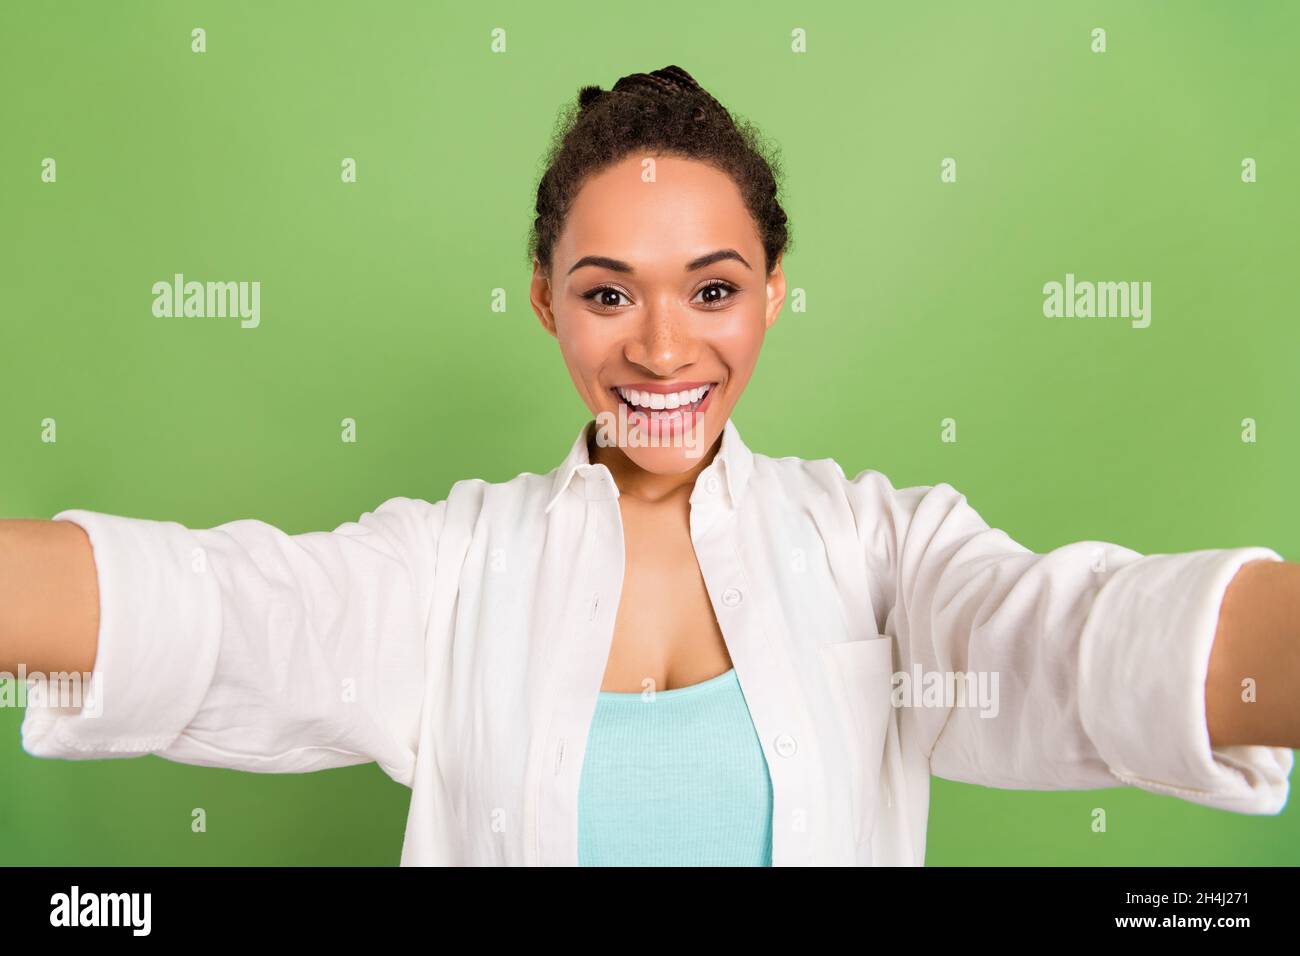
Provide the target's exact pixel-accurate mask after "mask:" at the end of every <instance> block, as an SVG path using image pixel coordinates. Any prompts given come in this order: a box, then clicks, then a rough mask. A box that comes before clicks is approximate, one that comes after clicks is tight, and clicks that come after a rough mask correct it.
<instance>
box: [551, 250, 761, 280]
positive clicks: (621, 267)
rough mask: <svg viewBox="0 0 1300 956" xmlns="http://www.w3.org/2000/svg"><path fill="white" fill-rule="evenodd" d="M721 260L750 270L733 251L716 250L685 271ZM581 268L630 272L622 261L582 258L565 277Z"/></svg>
mask: <svg viewBox="0 0 1300 956" xmlns="http://www.w3.org/2000/svg"><path fill="white" fill-rule="evenodd" d="M723 259H735V260H736V261H737V262H739V263H740V264H741V265H743V266H744V267H745V268H746V269H752V268H753V267H752V266H750V264H749V263H748V262H746V261H745V257H744V256H742V255H741V254H740V253H739V252H737V251H736V250H735V249H718V250H717V251H716V252H710V253H707V254H706V255H702V256H699V257H698V258H696V259H692V260H691V261H690V262H688V263H686V271H687V272H693V271H695V270H696V269H703V268H704V267H705V266H711V265H713V263H715V262H721V261H722V260H723ZM583 266H598V267H600V268H602V269H609V270H611V271H613V272H632V271H634V270H633V269H632V267H631V266H630V265H628V264H627V263H626V262H624V261H623V260H622V259H611V258H610V257H609V256H583V257H582V258H581V259H579V260H578V261H577V262H575V263H574V264H573V266H572V267H571V268H570V269H569V271H568V273H566V275H572V274H573V273H574V271H576V270H578V269H581V268H582V267H583Z"/></svg>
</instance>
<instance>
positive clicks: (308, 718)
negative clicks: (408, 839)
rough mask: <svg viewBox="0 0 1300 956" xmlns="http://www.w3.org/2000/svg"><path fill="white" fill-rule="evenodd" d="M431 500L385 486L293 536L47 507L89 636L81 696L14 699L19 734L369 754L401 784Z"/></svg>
mask: <svg viewBox="0 0 1300 956" xmlns="http://www.w3.org/2000/svg"><path fill="white" fill-rule="evenodd" d="M444 512H445V502H438V503H437V504H432V503H430V502H426V501H420V500H415V499H409V498H393V499H389V500H388V501H386V502H384V503H383V504H382V505H380V506H379V507H378V508H376V509H375V510H374V511H373V512H367V513H366V514H364V515H362V516H361V518H360V519H359V520H358V521H356V522H348V523H345V524H343V525H340V526H339V527H337V528H336V529H335V530H334V531H329V532H309V533H306V534H297V535H291V534H288V533H286V532H284V531H282V530H280V529H278V528H275V527H273V526H271V525H269V524H267V523H265V522H261V521H255V520H248V519H245V520H239V521H232V522H229V523H227V524H223V525H219V526H217V527H214V528H208V529H191V528H187V527H185V526H183V525H180V524H177V523H175V522H169V521H153V520H148V519H142V518H127V517H120V516H116V515H109V514H102V513H98V512H92V511H83V510H70V511H63V512H60V513H59V514H57V515H55V520H62V521H71V522H73V523H75V524H77V525H79V526H81V527H82V528H83V529H84V530H85V531H86V534H87V536H88V537H89V539H90V543H91V547H92V550H93V555H94V563H95V569H96V572H97V575H98V583H99V635H98V645H97V651H96V657H95V662H94V666H93V670H92V671H91V674H90V682H89V691H88V696H87V697H85V698H84V699H83V700H82V702H81V706H79V707H76V708H73V707H67V706H64V707H56V706H50V705H49V704H50V703H52V702H53V701H50V702H36V703H33V704H29V706H28V708H27V711H26V713H25V714H24V718H23V722H22V729H21V733H22V742H23V748H24V749H25V750H26V751H27V752H28V753H29V754H32V755H33V756H37V757H61V758H68V759H87V758H105V757H130V756H139V755H143V754H156V755H158V756H161V757H165V758H167V759H170V760H176V761H179V762H182V763H192V764H199V765H203V766H217V767H227V768H232V769H239V770H252V771H259V772H279V773H292V772H303V771H310V770H320V769H326V768H329V767H339V766H346V765H350V764H356V763H365V762H370V761H375V762H377V763H378V764H379V765H380V766H381V767H382V768H383V770H384V771H385V772H386V773H387V774H388V775H389V776H391V777H393V778H394V779H395V780H398V781H399V782H402V783H405V784H407V785H408V786H409V785H410V782H411V777H412V773H413V769H414V762H415V751H416V748H417V746H418V739H419V720H420V716H421V709H422V704H423V694H424V689H425V686H426V682H425V676H426V672H425V646H424V642H425V632H426V626H427V622H428V615H429V605H430V601H431V599H432V588H433V570H434V560H435V554H436V545H437V538H438V534H439V530H440V523H441V520H442V516H443V514H444Z"/></svg>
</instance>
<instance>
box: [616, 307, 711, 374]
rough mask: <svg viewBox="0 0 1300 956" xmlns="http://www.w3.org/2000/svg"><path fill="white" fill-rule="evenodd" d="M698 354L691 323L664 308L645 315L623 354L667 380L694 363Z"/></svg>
mask: <svg viewBox="0 0 1300 956" xmlns="http://www.w3.org/2000/svg"><path fill="white" fill-rule="evenodd" d="M695 351H696V343H695V342H694V338H693V336H692V334H691V328H690V321H689V319H688V318H686V317H684V316H679V315H676V314H675V313H674V311H673V310H672V308H670V307H666V306H661V307H656V308H654V309H650V310H647V311H646V313H645V315H644V318H643V319H642V321H641V323H640V325H639V327H638V328H637V331H636V333H635V334H634V335H633V337H632V338H631V340H630V341H629V342H628V343H627V346H626V348H625V351H624V354H625V355H626V356H627V359H628V361H630V362H632V363H634V364H636V365H640V366H641V367H642V368H644V369H646V370H648V371H650V372H653V373H654V374H655V375H656V376H659V377H667V376H670V375H672V374H673V373H674V372H676V371H677V370H678V369H680V368H684V367H685V366H687V365H690V364H691V363H692V362H693V361H695Z"/></svg>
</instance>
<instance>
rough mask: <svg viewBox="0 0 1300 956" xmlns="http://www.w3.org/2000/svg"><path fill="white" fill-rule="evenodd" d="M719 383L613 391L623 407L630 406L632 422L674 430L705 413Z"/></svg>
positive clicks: (628, 410) (618, 386) (618, 388)
mask: <svg viewBox="0 0 1300 956" xmlns="http://www.w3.org/2000/svg"><path fill="white" fill-rule="evenodd" d="M717 384H718V383H717V382H704V383H702V384H699V385H685V386H684V387H675V386H674V387H673V388H672V389H671V390H669V391H664V390H663V386H656V387H655V389H654V390H651V389H649V388H638V387H637V386H635V385H626V386H625V385H616V386H614V387H613V388H611V389H610V392H612V393H613V395H614V398H615V399H616V400H617V401H618V402H619V404H620V405H624V406H626V407H627V416H628V421H629V422H633V423H638V422H639V423H642V424H652V423H653V424H656V425H658V426H660V427H667V428H672V427H673V426H674V425H678V426H680V424H681V423H682V422H684V421H685V420H686V419H687V417H688V416H691V415H696V414H699V413H701V412H703V411H704V409H705V408H706V407H707V406H708V404H709V399H710V398H711V397H712V395H713V391H714V389H715V388H716V386H717Z"/></svg>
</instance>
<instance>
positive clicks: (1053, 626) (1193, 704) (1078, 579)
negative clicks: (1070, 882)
mask: <svg viewBox="0 0 1300 956" xmlns="http://www.w3.org/2000/svg"><path fill="white" fill-rule="evenodd" d="M851 484H852V486H853V487H852V489H851V492H850V494H851V497H852V499H853V501H854V502H855V505H854V507H855V511H856V514H857V520H858V521H859V529H860V534H861V537H862V543H863V546H864V548H866V549H867V552H868V563H869V566H870V567H871V569H872V572H871V573H872V577H873V578H874V579H875V580H874V582H873V585H872V587H873V591H875V592H876V594H877V600H880V601H881V602H882V603H884V604H885V606H887V607H888V608H889V611H888V617H887V619H888V623H887V625H886V628H887V630H888V632H889V633H891V634H892V635H893V636H894V637H895V638H896V640H897V643H898V644H899V646H900V654H901V660H902V663H903V664H904V667H905V669H907V670H909V671H912V675H911V676H916V675H918V674H922V675H923V674H926V673H929V672H937V673H938V674H939V675H940V679H946V678H947V675H950V674H956V675H959V676H962V675H965V676H966V677H967V679H968V680H969V681H970V683H968V684H967V686H968V687H969V686H976V683H975V682H976V681H978V680H985V681H986V685H985V686H987V687H992V688H995V691H996V692H995V694H994V695H993V698H994V701H993V702H994V706H993V707H989V706H987V703H988V702H987V701H974V702H973V701H970V700H967V701H966V702H965V704H961V703H960V702H958V703H957V704H956V705H954V703H953V701H952V700H951V699H945V700H944V701H943V703H942V705H941V706H928V705H927V702H926V701H924V700H921V698H920V695H919V694H918V695H915V697H914V698H913V699H912V700H911V701H910V703H912V704H913V707H912V709H913V711H914V712H913V713H911V714H909V715H908V717H909V718H910V722H911V724H912V726H913V727H915V728H918V732H917V733H915V734H914V738H913V739H916V740H919V741H921V745H922V746H924V747H926V748H928V753H929V758H930V766H931V770H932V771H933V772H934V773H935V774H936V775H938V776H941V777H945V778H948V779H953V780H959V781H964V782H969V783H978V784H983V785H986V786H993V787H1004V788H1013V789H1092V788H1098V787H1107V786H1116V785H1120V784H1125V785H1132V786H1136V787H1141V788H1143V789H1146V790H1150V791H1152V792H1156V793H1162V794H1168V795H1172V796H1177V797H1180V798H1182V799H1185V800H1189V801H1192V802H1195V803H1200V804H1203V805H1206V806H1211V807H1217V808H1220V809H1224V810H1232V811H1237V812H1241V813H1253V814H1273V813H1278V812H1279V811H1280V810H1281V809H1282V808H1283V806H1284V805H1285V803H1286V800H1287V795H1288V788H1289V775H1290V772H1291V768H1292V762H1293V759H1294V755H1293V754H1292V752H1291V751H1290V750H1289V749H1287V748H1282V747H1267V746H1237V747H1212V746H1211V743H1210V739H1209V731H1208V729H1207V725H1206V718H1205V684H1206V676H1207V673H1208V667H1209V657H1210V648H1211V646H1212V644H1213V641H1214V636H1215V633H1216V631H1217V628H1218V615H1219V608H1220V605H1221V604H1222V601H1223V597H1224V594H1225V592H1226V590H1227V586H1228V583H1229V582H1230V581H1231V580H1232V577H1233V575H1234V574H1235V573H1236V571H1237V569H1238V568H1239V567H1241V565H1243V564H1245V563H1246V562H1248V561H1253V560H1274V561H1278V560H1282V558H1281V556H1280V555H1279V554H1278V553H1277V552H1276V551H1273V550H1272V549H1269V548H1264V547H1243V548H1227V549H1220V550H1205V551H1191V552H1184V553H1176V554H1151V555H1142V554H1139V553H1138V552H1136V551H1133V550H1131V549H1129V548H1125V547H1121V546H1119V545H1116V544H1112V543H1109V542H1103V541H1077V542H1073V543H1070V544H1066V545H1063V546H1061V547H1059V548H1056V549H1053V550H1050V551H1046V552H1043V553H1034V552H1031V551H1030V550H1029V549H1028V548H1025V547H1024V546H1023V545H1021V544H1019V543H1017V542H1016V541H1014V540H1013V539H1011V538H1010V537H1009V536H1008V535H1007V534H1006V533H1005V532H1003V531H1001V530H999V529H996V528H991V527H990V526H989V525H988V524H987V523H986V522H985V521H984V520H983V519H982V518H981V517H980V515H979V514H978V513H977V512H976V511H975V510H974V509H973V508H972V507H971V505H970V504H969V503H968V502H967V500H966V497H965V495H963V494H961V493H960V492H958V491H957V490H956V489H954V488H953V487H952V486H950V485H948V484H938V485H934V486H918V487H911V488H902V489H895V488H893V487H892V485H891V484H890V483H889V481H888V479H887V478H885V477H884V476H883V475H881V474H880V473H879V472H874V471H869V472H864V473H863V474H861V475H859V476H858V477H857V478H856V479H854V480H853V482H852V483H851Z"/></svg>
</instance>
